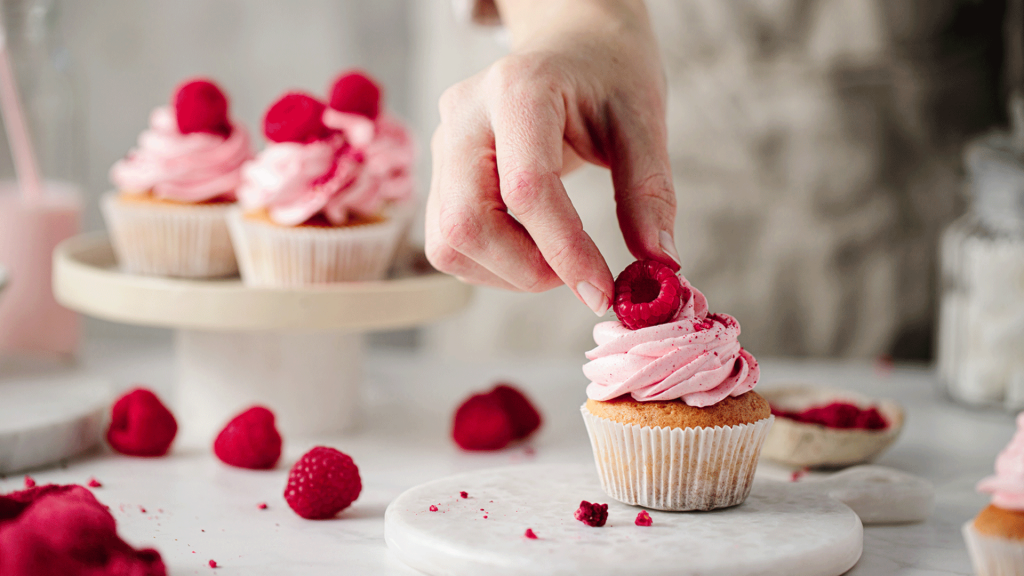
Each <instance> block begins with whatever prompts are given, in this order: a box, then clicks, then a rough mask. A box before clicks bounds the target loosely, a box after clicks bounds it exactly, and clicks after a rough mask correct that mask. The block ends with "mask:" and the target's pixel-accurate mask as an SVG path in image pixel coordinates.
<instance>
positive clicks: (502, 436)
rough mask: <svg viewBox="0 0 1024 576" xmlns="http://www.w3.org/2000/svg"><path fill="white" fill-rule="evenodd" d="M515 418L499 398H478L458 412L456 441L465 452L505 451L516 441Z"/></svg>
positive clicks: (471, 397) (470, 399)
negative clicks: (513, 439) (514, 434)
mask: <svg viewBox="0 0 1024 576" xmlns="http://www.w3.org/2000/svg"><path fill="white" fill-rule="evenodd" d="M512 430H513V424H512V418H511V417H510V416H509V414H508V412H506V410H505V405H504V404H503V403H502V401H501V399H500V398H498V396H497V395H495V394H491V393H487V394H475V395H473V396H470V397H469V399H467V400H466V401H465V402H463V403H462V405H461V406H459V408H458V410H456V411H455V421H454V423H453V424H452V438H453V439H454V440H455V443H456V444H458V445H459V447H460V448H462V449H463V450H501V449H502V448H504V447H505V446H507V445H508V443H509V442H511V441H512Z"/></svg>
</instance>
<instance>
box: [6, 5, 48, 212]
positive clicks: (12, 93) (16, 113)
mask: <svg viewBox="0 0 1024 576" xmlns="http://www.w3.org/2000/svg"><path fill="white" fill-rule="evenodd" d="M0 113H3V116H4V125H5V126H6V127H7V142H8V143H9V144H10V146H11V153H12V155H13V156H14V171H15V173H16V174H17V176H18V186H19V187H20V188H21V192H22V194H23V196H24V198H25V200H27V201H28V200H38V199H40V198H41V197H42V186H41V185H40V181H39V165H38V164H37V163H36V156H35V153H34V152H33V148H32V138H31V136H30V135H29V133H28V125H27V124H26V123H25V113H24V109H23V108H22V107H21V99H20V98H19V97H18V84H17V83H16V82H15V80H14V70H13V68H12V67H11V58H10V52H9V51H8V50H7V29H6V28H4V21H3V16H2V14H0Z"/></svg>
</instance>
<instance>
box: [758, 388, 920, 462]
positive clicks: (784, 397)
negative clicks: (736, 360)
mask: <svg viewBox="0 0 1024 576" xmlns="http://www.w3.org/2000/svg"><path fill="white" fill-rule="evenodd" d="M758 393H759V394H761V396H764V398H765V399H766V400H768V403H769V404H771V405H772V407H774V408H777V409H779V410H782V411H785V412H802V411H803V410H806V409H808V408H811V407H814V406H825V405H827V404H831V403H833V402H847V403H849V404H853V405H855V406H857V407H859V408H862V409H866V408H870V407H872V406H874V407H875V408H877V409H878V411H879V412H880V413H881V414H882V417H883V418H885V421H886V423H888V426H886V427H885V428H883V429H881V430H863V429H843V428H829V427H827V426H823V425H821V424H807V423H804V422H797V421H795V420H791V419H789V418H783V417H778V416H777V417H776V418H775V424H774V425H772V429H771V430H770V431H769V432H768V437H767V438H766V439H765V442H764V447H763V448H761V455H762V456H764V457H765V458H768V459H770V460H774V461H776V462H779V463H782V464H787V465H789V466H798V467H801V468H803V467H810V468H842V467H845V466H852V465H854V464H862V463H864V462H870V461H871V460H874V459H875V458H877V457H878V456H880V455H881V454H882V452H885V450H886V448H888V447H889V446H890V445H891V444H892V443H893V442H895V441H896V438H897V437H898V436H899V435H900V431H901V430H902V429H903V421H904V412H903V407H902V406H900V405H899V404H898V403H896V402H895V401H894V400H889V399H886V398H879V399H876V398H869V397H867V396H864V395H862V394H858V393H856V392H851V391H849V390H841V389H838V388H824V387H817V386H790V387H782V388H774V389H769V390H767V391H762V390H758Z"/></svg>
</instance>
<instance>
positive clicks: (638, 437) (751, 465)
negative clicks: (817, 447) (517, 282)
mask: <svg viewBox="0 0 1024 576" xmlns="http://www.w3.org/2000/svg"><path fill="white" fill-rule="evenodd" d="M615 312H616V315H617V316H618V320H617V321H613V322H602V323H600V324H598V325H597V326H596V327H595V328H594V340H595V341H596V343H597V348H594V349H593V350H591V351H590V352H587V358H588V359H589V360H590V361H589V362H587V364H585V365H584V366H583V373H584V374H585V375H586V376H587V378H589V379H590V381H591V383H590V385H589V386H587V397H588V399H587V402H586V404H584V405H583V406H582V408H581V410H582V412H583V419H584V421H585V422H586V425H587V431H588V433H589V434H590V442H591V445H592V447H593V449H594V459H595V460H596V463H597V471H598V475H599V477H600V480H601V486H602V488H604V491H605V492H607V493H608V495H609V496H610V497H612V498H614V499H616V500H618V501H620V502H624V503H626V504H633V505H639V506H644V507H647V508H655V509H658V510H677V511H680V510H712V509H715V508H724V507H727V506H735V505H737V504H740V503H742V502H743V501H744V500H745V499H746V498H747V496H748V495H749V494H750V487H751V484H752V482H753V479H754V471H755V470H756V468H757V460H758V455H759V454H760V451H761V445H762V443H763V442H764V439H765V436H766V435H767V434H768V429H769V428H770V427H771V424H772V422H773V421H774V417H773V416H772V415H771V409H770V407H769V405H768V402H767V401H766V400H765V399H764V398H762V397H761V396H760V395H758V394H757V393H756V392H753V390H752V389H753V387H754V385H755V384H757V380H758V377H759V375H760V371H759V369H758V365H757V361H756V360H754V357H753V356H751V355H750V353H748V352H747V351H746V350H744V349H743V348H741V347H740V345H739V342H738V341H737V338H738V337H739V334H740V325H739V323H737V322H736V320H735V319H734V318H733V317H731V316H729V315H727V314H711V313H709V312H708V305H707V300H706V299H705V298H704V295H703V294H701V293H700V291H698V290H697V289H696V288H694V287H693V286H691V285H690V284H689V283H688V282H687V281H686V279H684V278H680V277H679V276H676V275H675V274H674V273H673V272H672V271H671V270H670V269H669V268H668V267H666V266H664V265H662V264H660V263H658V262H655V261H640V262H634V263H633V264H631V265H630V266H629V267H627V268H626V269H625V270H624V271H623V272H622V274H620V275H619V277H618V278H617V279H616V281H615Z"/></svg>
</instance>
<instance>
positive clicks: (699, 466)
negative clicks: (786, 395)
mask: <svg viewBox="0 0 1024 576" xmlns="http://www.w3.org/2000/svg"><path fill="white" fill-rule="evenodd" d="M581 411H582V412H583V420H584V422H586V424H587V432H588V433H589V434H590V444H591V446H592V447H593V449H594V460H595V461H596V462H597V474H598V476H599V477H600V479H601V487H602V488H603V489H604V491H605V492H606V493H607V494H608V495H609V496H611V497H612V498H614V499H616V500H618V501H619V502H624V503H626V504H632V505H636V506H643V507H645V508H654V509H656V510H672V511H683V510H713V509H715V508H725V507H728V506H736V505H737V504H740V503H742V502H743V501H744V500H746V499H747V496H748V495H749V494H750V487H751V485H752V484H753V480H754V472H755V471H756V470H757V459H758V456H759V454H760V452H761V445H762V444H763V443H764V439H765V437H766V436H767V435H768V430H769V429H770V428H771V426H772V422H774V421H775V417H774V416H769V417H768V418H765V419H763V420H758V421H757V422H753V423H751V424H739V425H736V426H727V427H722V426H716V427H714V428H662V427H656V428H651V427H649V426H643V427H641V426H637V425H635V424H620V423H618V422H615V421H613V420H608V419H606V418H599V417H597V416H594V415H593V414H591V413H590V411H589V410H587V406H586V404H584V405H583V406H582V407H581Z"/></svg>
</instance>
